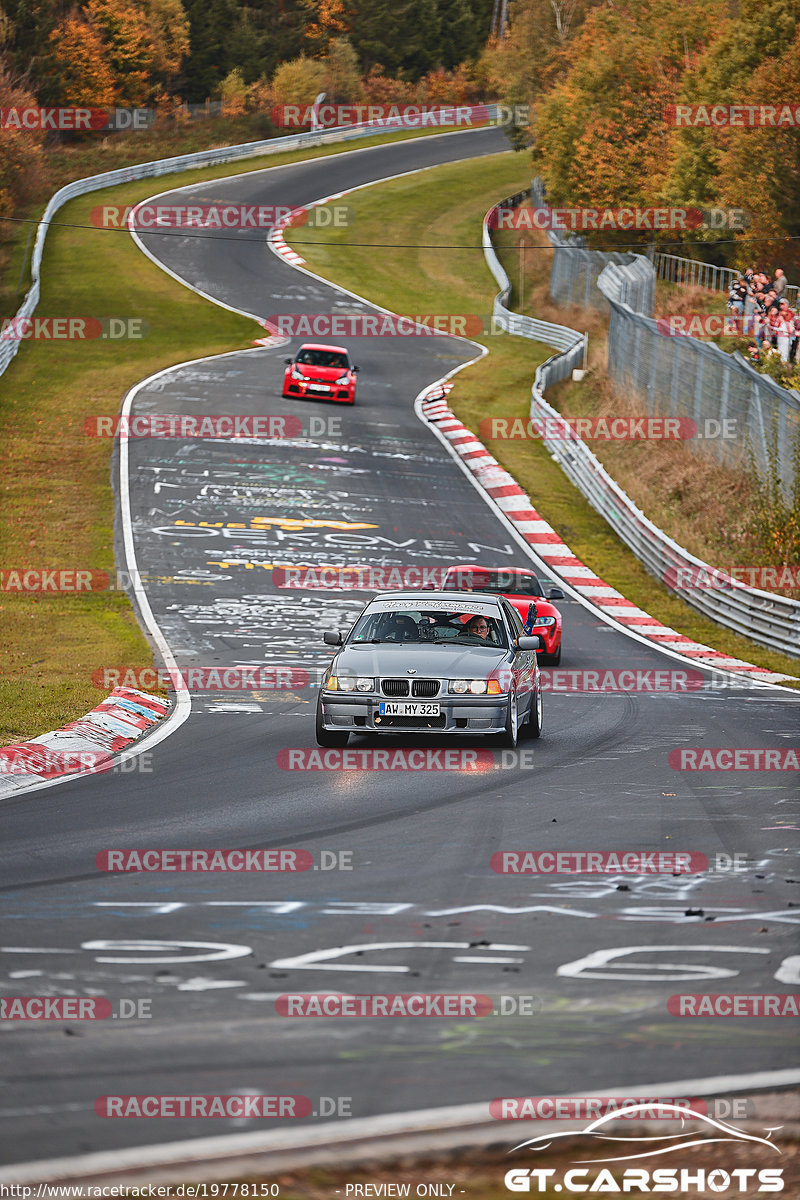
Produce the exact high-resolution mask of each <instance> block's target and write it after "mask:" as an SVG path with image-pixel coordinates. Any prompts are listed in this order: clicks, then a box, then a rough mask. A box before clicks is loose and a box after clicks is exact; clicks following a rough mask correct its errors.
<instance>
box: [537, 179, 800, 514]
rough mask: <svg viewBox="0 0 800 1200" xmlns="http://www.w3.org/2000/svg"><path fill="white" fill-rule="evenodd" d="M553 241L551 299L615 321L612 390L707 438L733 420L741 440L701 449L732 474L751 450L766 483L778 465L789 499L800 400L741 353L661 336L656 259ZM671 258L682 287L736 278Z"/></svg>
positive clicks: (708, 443)
mask: <svg viewBox="0 0 800 1200" xmlns="http://www.w3.org/2000/svg"><path fill="white" fill-rule="evenodd" d="M531 201H532V203H533V205H534V206H535V207H541V206H543V205H545V199H544V185H543V183H542V180H541V179H538V178H537V179H534V180H533V181H532V184H531ZM548 238H549V240H550V242H551V244H552V246H553V251H554V253H553V267H552V270H551V273H550V295H551V297H552V298H553V300H555V301H556V303H558V304H564V303H570V302H571V303H577V304H582V305H584V306H585V307H591V308H594V309H600V310H603V311H606V312H608V314H609V325H608V372H609V376H610V378H611V380H612V382H613V383H614V384H615V385H616V386H617V387H618V388H623V389H625V390H628V391H631V392H633V393H634V394H635V395H636V396H638V397H639V399H640V400H642V401H644V402H645V403H646V405H647V409H648V412H650V413H653V414H655V413H660V414H664V415H666V414H669V415H670V416H688V417H691V418H692V419H693V420H694V421H696V422H697V424H698V427H699V429H700V430H701V431H703V432H705V430H706V429H707V428H714V426H716V428H717V429H718V430H719V429H722V428H723V426H722V422H723V421H729V422H731V421H735V422H736V424H735V425H733V426H730V428H732V429H735V431H736V436H735V437H719V436H717V437H709V436H708V435H706V437H705V438H704V440H703V441H702V442H698V450H701V451H702V453H704V454H708V455H712V456H713V457H714V458H716V460H717V461H718V462H721V463H724V464H725V465H727V466H729V467H732V468H734V469H742V468H743V467H745V466H746V465H747V463H748V461H749V453H748V452H749V451H751V452H752V455H753V458H754V460H755V464H756V467H757V469H758V471H759V473H760V474H761V475H762V476H766V475H768V474H769V473H770V472H771V470H772V461H771V460H772V458H773V457H774V459H775V462H776V463H777V470H778V473H779V475H780V478H781V487H782V489H783V492H784V495H785V497H786V498H787V499H788V498H789V496H790V495H791V493H792V487H793V479H794V453H793V447H794V439H795V438H796V437H798V436H800V394H798V392H797V391H795V390H794V389H792V388H782V387H781V386H780V384H778V383H777V382H776V381H775V380H773V379H771V378H770V377H769V376H768V375H766V374H764V373H763V372H761V371H757V370H756V369H755V368H754V367H753V366H752V365H751V364H750V363H748V362H747V361H746V360H745V359H744V358H743V357H742V356H741V355H740V354H738V353H733V354H728V353H726V352H725V351H723V350H722V349H720V347H719V346H717V345H716V343H714V342H712V341H706V340H701V339H698V338H693V337H688V336H674V337H669V336H667V335H666V334H665V333H664V332H663V331H662V330H661V329H660V328H656V326H655V324H654V322H653V321H651V320H649V319H648V318H649V317H650V315H651V313H652V312H653V305H654V301H655V285H656V270H655V267H654V266H653V264H652V263H651V262H650V260H649V259H648V258H646V257H644V256H643V255H634V254H628V255H623V254H615V253H610V252H607V251H599V250H587V249H586V245H585V239H584V238H583V237H580V236H573V235H570V236H569V237H565V236H564V235H562V234H560V233H558V232H556V231H554V230H550V231H548ZM656 257H657V258H658V257H659V256H656ZM661 257H662V258H663V257H665V256H663V255H662V256H661ZM666 257H668V258H670V259H671V260H672V261H673V264H677V265H675V266H674V267H673V268H672V269H673V273H674V275H675V276H676V277H679V276H680V278H682V279H683V281H684V282H694V283H699V284H703V283H705V284H707V285H708V286H711V285H712V284H715V285H716V286H718V287H719V286H724V281H725V279H727V278H728V276H730V275H735V272H733V271H731V270H729V269H728V268H723V267H714V266H712V265H711V264H710V263H700V262H696V261H695V260H693V259H686V258H679V257H678V256H677V255H670V256H666ZM680 264H684V266H685V267H686V270H688V271H689V272H690V274H688V275H686V273H685V271H684V266H680V270H679V265H680ZM687 264H688V266H687ZM725 271H728V276H725V275H724V274H723V273H724V272H725ZM684 276H685V278H684ZM601 278H602V280H603V285H602V287H601V286H600V280H601ZM791 290H792V291H796V290H797V289H796V288H793V289H791ZM707 422H709V423H712V424H708V425H707V424H706V423H707ZM773 440H774V455H773V454H772V453H771V451H772V445H773Z"/></svg>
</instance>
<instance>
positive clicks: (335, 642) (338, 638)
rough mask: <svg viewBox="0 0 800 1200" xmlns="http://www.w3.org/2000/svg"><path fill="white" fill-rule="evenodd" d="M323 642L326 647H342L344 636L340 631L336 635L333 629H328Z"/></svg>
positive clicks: (323, 636)
mask: <svg viewBox="0 0 800 1200" xmlns="http://www.w3.org/2000/svg"><path fill="white" fill-rule="evenodd" d="M322 640H323V642H324V643H325V645H326V646H341V644H342V635H341V634H340V633H339V632H338V631H337V632H335V633H334V631H333V630H332V629H326V630H325V632H324V633H323V635H322Z"/></svg>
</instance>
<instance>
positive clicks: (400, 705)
mask: <svg viewBox="0 0 800 1200" xmlns="http://www.w3.org/2000/svg"><path fill="white" fill-rule="evenodd" d="M380 714H381V716H382V717H438V716H439V715H440V712H439V705H438V704H413V703H411V702H410V701H408V700H406V701H398V702H396V703H394V702H391V701H388V700H381V703H380Z"/></svg>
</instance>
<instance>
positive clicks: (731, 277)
mask: <svg viewBox="0 0 800 1200" xmlns="http://www.w3.org/2000/svg"><path fill="white" fill-rule="evenodd" d="M653 265H654V267H655V269H656V275H657V276H658V278H659V279H664V280H666V281H667V283H681V284H688V285H689V286H694V287H701V288H708V289H709V291H712V292H729V291H730V289H731V286H732V285H733V284H734V283H735V282H736V280H737V279H741V277H742V272H741V271H734V270H733V268H732V267H717V266H715V265H714V264H713V263H707V262H699V261H698V260H697V259H696V258H681V256H680V255H679V254H662V253H661V252H657V253H656V255H655V257H654V259H653ZM784 295H785V296H786V299H787V300H788V301H789V303H790V304H791V305H792V306H793V307H796V306H797V303H798V299H800V287H798V286H797V285H796V284H793V283H790V284H789V285H788V287H787V288H786V291H785V292H784Z"/></svg>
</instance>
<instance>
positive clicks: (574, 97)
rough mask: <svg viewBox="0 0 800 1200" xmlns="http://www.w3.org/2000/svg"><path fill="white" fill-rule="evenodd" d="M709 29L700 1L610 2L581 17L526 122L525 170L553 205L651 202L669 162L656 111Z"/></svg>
mask: <svg viewBox="0 0 800 1200" xmlns="http://www.w3.org/2000/svg"><path fill="white" fill-rule="evenodd" d="M713 23H714V15H713V13H710V12H709V9H708V5H707V4H706V3H704V2H703V0H618V3H616V4H615V5H614V6H613V7H604V8H596V9H594V10H593V11H592V12H590V13H589V15H588V17H587V19H586V21H585V22H584V24H583V25H582V26H581V28H580V30H579V31H578V33H577V35H576V37H575V39H574V41H573V42H572V43H571V45H570V46H569V47H568V48H567V49H566V51H565V52H564V63H565V75H564V77H563V78H562V79H561V80H560V81H559V82H557V83H556V85H555V86H554V87H553V88H552V90H551V91H550V92H549V93H548V94H547V96H546V98H545V99H544V100H543V101H542V102H541V104H540V105H539V107H538V110H537V113H536V116H535V120H534V133H535V138H536V145H535V148H534V164H535V165H536V167H537V168H538V170H539V173H540V174H542V175H543V176H544V178H545V180H546V182H547V184H548V194H549V197H550V199H551V200H552V201H553V202H555V203H558V204H562V203H570V204H586V205H590V206H593V207H594V206H599V205H627V204H631V203H633V204H641V203H645V204H647V203H652V202H653V199H654V197H655V196H657V195H658V194H659V192H660V190H661V189H662V188H663V186H664V184H665V181H666V174H667V171H668V166H669V162H668V148H669V144H670V133H671V130H670V127H669V125H668V124H667V122H666V121H665V118H664V113H665V109H666V107H667V105H669V104H671V103H674V101H675V99H676V96H677V93H678V89H679V86H680V81H681V77H682V75H683V73H684V72H685V71H686V70H687V69H688V68H689V67H690V66H691V64H692V63H693V62H694V61H695V59H696V57H697V55H698V54H699V53H700V52H701V50H702V49H703V47H704V45H705V43H706V42H707V41H708V40H709V39H710V37H711V36H712V31H713Z"/></svg>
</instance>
